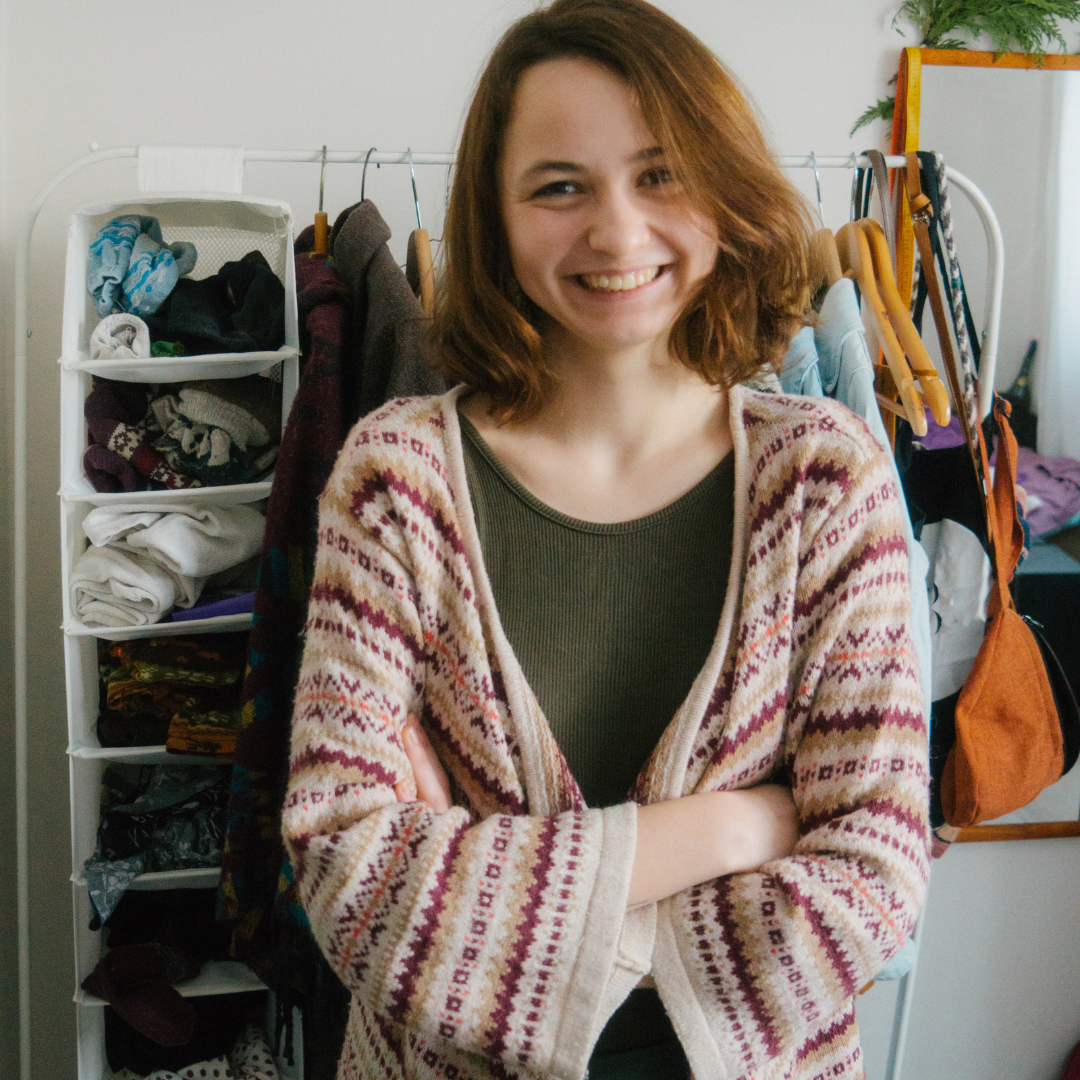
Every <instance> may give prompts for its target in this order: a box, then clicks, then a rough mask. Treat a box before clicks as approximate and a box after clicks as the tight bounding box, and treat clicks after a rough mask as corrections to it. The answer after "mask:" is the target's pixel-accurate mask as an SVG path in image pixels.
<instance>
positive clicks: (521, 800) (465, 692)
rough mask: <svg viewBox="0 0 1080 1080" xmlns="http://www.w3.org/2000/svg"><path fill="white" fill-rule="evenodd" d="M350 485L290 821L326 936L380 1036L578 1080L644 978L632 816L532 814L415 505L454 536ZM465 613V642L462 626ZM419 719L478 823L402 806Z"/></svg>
mask: <svg viewBox="0 0 1080 1080" xmlns="http://www.w3.org/2000/svg"><path fill="white" fill-rule="evenodd" d="M349 468H350V466H349V463H348V462H346V463H345V464H342V463H341V462H340V461H339V465H338V467H337V468H336V469H335V475H334V477H333V478H332V479H331V481H330V484H329V485H328V488H327V491H326V493H324V496H323V499H322V503H321V512H320V525H319V529H320V532H319V540H318V550H317V557H316V567H315V577H314V586H313V589H312V593H311V602H310V608H309V616H308V622H307V629H306V642H305V648H304V654H303V661H302V665H301V670H300V675H299V681H298V686H297V692H296V705H295V712H294V717H293V736H292V757H291V767H290V782H289V787H288V792H287V796H286V802H285V807H284V812H283V830H284V839H285V843H286V846H287V850H288V853H289V856H290V858H291V859H292V862H293V867H294V872H295V875H296V880H297V884H298V887H299V892H300V896H301V900H302V903H303V906H304V908H305V910H306V912H307V914H308V917H309V919H310V922H311V927H312V931H313V933H314V936H315V938H316V940H317V941H318V943H319V945H320V947H321V949H322V951H323V952H324V954H325V955H326V957H327V959H328V960H329V962H330V964H331V966H332V967H333V969H334V970H335V972H337V974H338V976H339V977H340V978H341V980H342V982H343V983H344V984H345V985H346V986H347V987H348V988H349V990H350V991H351V992H352V993H353V994H355V995H357V996H358V997H359V998H360V999H361V1000H362V1001H363V1002H364V1004H365V1005H366V1006H368V1007H369V1008H370V1009H371V1010H372V1011H373V1012H374V1013H375V1014H376V1015H377V1016H378V1017H380V1018H381V1021H380V1022H383V1023H385V1022H387V1021H389V1022H390V1023H391V1024H397V1025H401V1026H403V1027H405V1028H408V1029H409V1030H410V1031H412V1032H414V1033H418V1034H419V1035H420V1037H421V1038H423V1039H426V1040H430V1041H431V1042H432V1043H433V1044H435V1045H437V1044H438V1043H449V1044H452V1046H454V1047H455V1048H456V1049H457V1050H459V1051H464V1052H466V1053H472V1054H478V1055H481V1056H483V1057H484V1058H486V1059H489V1060H493V1061H502V1062H503V1063H504V1064H506V1065H509V1066H511V1067H512V1068H511V1070H510V1073H509V1074H508V1075H516V1072H515V1071H514V1070H515V1069H522V1068H524V1069H527V1070H529V1071H530V1072H532V1071H535V1072H537V1073H541V1074H544V1075H551V1076H556V1077H565V1078H567V1080H577V1078H580V1077H581V1076H583V1075H584V1072H585V1068H586V1064H587V1061H588V1054H589V1049H590V1047H591V1045H592V1043H593V1042H594V1041H595V1037H596V1033H597V1032H598V1031H599V1029H600V1028H601V1027H602V1025H603V1021H604V1020H605V1019H606V1016H605V1015H604V1014H605V1013H609V1012H610V1011H611V1009H613V1008H614V1006H615V1005H617V1004H618V1001H619V1000H621V998H622V997H624V996H625V994H626V993H627V992H629V989H630V988H631V987H632V986H633V985H634V984H635V983H636V982H637V980H638V979H639V978H640V976H641V975H642V974H643V973H644V972H646V971H647V970H648V965H649V959H650V955H651V949H652V927H653V926H654V925H655V911H653V912H652V913H651V918H652V922H651V923H650V922H649V917H650V916H649V913H644V914H643V913H640V912H639V913H636V914H635V913H629V914H627V913H626V898H627V894H628V890H629V881H630V871H631V867H632V864H633V855H634V848H635V842H636V827H637V824H636V823H637V819H636V810H635V807H634V806H633V805H630V804H626V805H624V806H620V807H614V808H609V809H603V810H584V809H583V810H580V811H567V812H563V813H553V814H546V815H530V814H528V813H526V812H525V810H526V808H527V807H526V803H525V797H524V793H523V792H522V790H521V786H520V783H519V782H518V781H517V780H516V773H515V769H514V766H513V764H512V754H511V748H510V746H509V743H508V739H507V737H506V734H505V732H504V731H503V730H502V729H501V728H500V726H499V724H498V723H497V716H496V714H495V713H494V712H493V708H494V707H493V705H492V698H493V696H494V693H493V688H492V685H491V683H492V682H493V681H494V680H492V679H491V678H490V677H486V678H485V677H481V675H479V674H477V671H478V669H482V668H483V664H482V661H483V659H484V658H485V652H484V648H483V645H484V642H483V632H482V630H481V628H480V624H479V620H478V619H477V618H476V616H475V609H474V608H471V607H470V604H471V603H472V594H471V592H470V590H469V589H468V587H467V585H466V584H463V580H462V574H461V565H460V563H455V561H454V558H453V553H452V552H451V553H450V554H447V553H446V552H440V551H438V550H437V549H438V543H437V540H438V538H437V537H436V539H435V540H431V539H430V537H428V536H427V535H426V534H425V532H424V528H423V527H422V525H418V526H416V527H410V526H409V525H407V523H406V522H405V510H404V509H402V506H412V507H416V506H421V508H426V509H424V512H425V513H426V514H427V515H428V518H429V519H430V520H431V521H434V522H435V525H434V526H433V529H434V532H433V533H432V535H434V534H435V533H440V532H441V534H442V536H443V537H444V539H445V536H446V535H447V532H448V525H447V520H446V515H445V514H443V515H442V516H441V517H440V514H439V512H438V511H437V510H435V509H433V508H432V506H431V504H430V500H428V501H426V502H425V500H424V499H420V498H413V497H412V496H413V494H415V491H416V489H415V488H412V489H410V492H409V493H408V495H407V496H405V497H404V498H403V499H402V502H401V503H400V504H398V506H397V509H395V503H394V499H395V498H397V496H396V495H394V494H393V492H391V493H390V495H385V494H384V495H376V496H374V498H375V502H376V504H377V505H376V506H375V509H374V510H371V509H370V508H369V509H368V510H367V511H364V512H360V511H358V509H357V507H358V504H359V501H360V500H362V499H363V498H367V495H366V494H365V492H367V493H368V494H370V492H371V491H373V490H375V489H377V488H380V487H382V488H383V489H386V491H389V490H390V489H391V488H393V486H394V484H397V485H398V488H399V489H400V488H401V487H402V486H405V487H408V486H409V484H408V481H407V480H406V479H403V478H402V476H401V475H400V470H399V472H398V473H397V474H390V473H387V472H385V471H384V472H382V473H379V472H378V471H376V472H372V473H371V474H370V475H368V476H367V477H366V479H364V480H363V482H360V481H359V480H358V479H357V475H356V470H355V467H353V471H352V473H351V474H350V472H349ZM399 494H400V492H399ZM380 500H381V503H380ZM450 547H453V545H452V544H451V545H450ZM425 553H426V554H425ZM420 563H423V565H419V564H420ZM448 597H449V598H450V599H448ZM454 597H457V598H458V599H459V600H460V601H461V603H462V604H464V605H465V608H468V609H470V610H472V611H473V621H474V623H475V625H474V626H473V627H472V628H470V627H469V626H468V625H466V626H465V628H464V630H462V629H461V627H460V626H457V625H455V620H456V621H457V622H459V623H460V622H461V618H460V617H459V616H460V612H459V614H458V615H455V614H454V611H455V610H457V609H455V608H454V603H457V601H455V600H453V598H454ZM462 598H463V599H462ZM448 612H449V614H448ZM466 622H467V620H466ZM469 633H473V634H474V635H475V637H476V638H477V639H478V640H472V641H471V642H470V640H468V635H469ZM478 657H479V659H478ZM490 674H491V673H490V672H488V676H490ZM409 715H416V716H418V717H419V718H420V719H421V722H422V723H423V724H424V726H425V727H426V728H427V729H428V730H429V732H430V733H431V734H432V737H433V741H434V742H435V744H436V746H437V747H438V748H439V750H440V755H441V757H442V759H443V763H444V764H445V765H446V767H447V770H448V772H449V773H450V775H451V778H452V780H453V781H454V783H455V786H456V787H457V788H458V789H459V790H463V791H466V792H468V793H469V795H468V798H467V799H466V798H464V797H462V798H459V800H458V801H459V802H462V801H467V802H469V803H470V807H468V808H467V807H466V806H462V805H455V806H454V807H452V808H451V809H450V810H449V811H447V812H446V813H444V814H442V815H435V814H434V813H432V812H431V811H430V810H429V809H428V808H427V807H426V806H425V805H424V804H422V803H418V802H414V803H406V804H403V803H400V802H398V801H397V798H396V796H395V793H394V787H395V784H397V783H398V781H400V780H402V779H403V778H404V777H406V776H408V775H409V774H410V773H409V769H410V767H409V764H408V759H407V758H406V756H405V753H404V750H403V747H402V743H401V737H400V736H401V730H402V726H403V724H404V722H405V720H406V718H407V717H408V716H409ZM477 793H479V794H477ZM478 804H480V809H479V811H478V810H477V806H478ZM500 807H501V808H502V809H499V808H500ZM635 935H636V936H635Z"/></svg>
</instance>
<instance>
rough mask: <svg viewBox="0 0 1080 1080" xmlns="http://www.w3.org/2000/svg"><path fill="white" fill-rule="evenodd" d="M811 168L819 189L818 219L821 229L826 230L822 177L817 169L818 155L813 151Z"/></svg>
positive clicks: (815, 185)
mask: <svg viewBox="0 0 1080 1080" xmlns="http://www.w3.org/2000/svg"><path fill="white" fill-rule="evenodd" d="M810 166H811V168H812V169H813V170H814V187H815V188H816V189H817V212H818V217H819V218H821V227H822V228H823V229H824V228H825V210H824V209H823V208H822V205H821V175H820V174H819V173H818V167H817V155H816V154H815V153H814V151H813V150H811V151H810Z"/></svg>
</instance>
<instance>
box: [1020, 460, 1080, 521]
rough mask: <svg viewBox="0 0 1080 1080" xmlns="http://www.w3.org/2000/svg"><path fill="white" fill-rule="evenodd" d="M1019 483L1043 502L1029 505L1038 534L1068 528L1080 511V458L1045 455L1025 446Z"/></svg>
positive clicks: (1029, 518) (1029, 513) (1028, 517)
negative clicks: (1032, 507)
mask: <svg viewBox="0 0 1080 1080" xmlns="http://www.w3.org/2000/svg"><path fill="white" fill-rule="evenodd" d="M1016 482H1017V483H1018V484H1020V485H1021V487H1023V489H1024V490H1025V491H1026V492H1027V493H1028V495H1029V496H1031V495H1037V496H1038V497H1039V498H1040V499H1041V500H1042V505H1041V506H1037V507H1035V508H1034V509H1031V508H1030V507H1029V510H1028V515H1027V519H1028V523H1029V524H1030V525H1031V532H1032V535H1034V536H1044V535H1045V534H1046V533H1049V532H1054V531H1055V530H1057V529H1061V528H1064V527H1065V526H1066V525H1067V524H1068V523H1069V522H1070V521H1071V520H1072V518H1074V517H1075V516H1076V515H1077V514H1080V461H1077V460H1076V459H1075V458H1069V457H1044V456H1043V455H1042V454H1037V453H1036V452H1035V451H1034V450H1029V449H1028V448H1027V447H1026V446H1021V447H1020V450H1019V454H1018V457H1017V461H1016Z"/></svg>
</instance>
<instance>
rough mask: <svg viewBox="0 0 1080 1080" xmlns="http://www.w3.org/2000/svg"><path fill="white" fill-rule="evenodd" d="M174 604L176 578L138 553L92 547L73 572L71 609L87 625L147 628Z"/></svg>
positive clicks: (79, 559)
mask: <svg viewBox="0 0 1080 1080" xmlns="http://www.w3.org/2000/svg"><path fill="white" fill-rule="evenodd" d="M175 603H176V584H175V581H174V579H173V576H172V575H171V574H170V573H169V572H168V571H167V570H165V568H164V567H162V566H160V565H159V564H158V563H156V562H154V561H153V559H147V558H146V557H145V556H143V555H139V554H136V553H135V552H125V551H118V550H117V549H116V548H111V547H90V548H87V549H86V551H84V552H83V553H82V555H80V556H79V558H78V559H76V560H75V565H74V566H73V567H72V569H71V606H72V608H73V610H74V611H75V614H76V615H77V616H78V617H79V620H80V621H81V622H84V623H86V624H87V625H88V626H146V625H147V624H148V623H155V622H159V621H160V620H161V619H162V618H163V617H164V616H165V615H166V614H167V613H168V612H169V611H170V610H171V609H172V608H173V607H174V605H175Z"/></svg>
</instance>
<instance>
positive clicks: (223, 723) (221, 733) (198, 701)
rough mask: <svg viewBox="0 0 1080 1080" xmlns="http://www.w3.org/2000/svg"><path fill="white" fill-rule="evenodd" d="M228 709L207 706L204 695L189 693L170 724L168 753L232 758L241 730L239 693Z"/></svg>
mask: <svg viewBox="0 0 1080 1080" xmlns="http://www.w3.org/2000/svg"><path fill="white" fill-rule="evenodd" d="M236 697H237V701H236V705H235V707H234V708H231V709H207V708H206V707H205V701H204V698H203V697H201V696H200V695H198V694H192V695H190V696H189V697H188V699H187V701H186V702H185V703H184V704H183V705H182V706H181V707H180V708H179V709H178V710H177V711H176V714H175V715H174V716H173V718H172V720H171V722H170V723H169V733H168V735H167V736H166V739H165V749H166V750H167V751H168V752H169V753H170V754H201V755H204V756H210V757H232V756H233V754H234V753H236V733H237V732H238V731H239V730H240V701H239V698H240V695H239V693H238V694H237V695H236Z"/></svg>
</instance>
